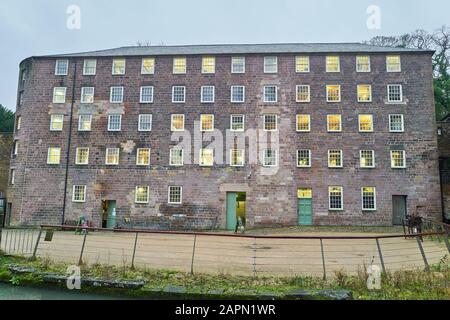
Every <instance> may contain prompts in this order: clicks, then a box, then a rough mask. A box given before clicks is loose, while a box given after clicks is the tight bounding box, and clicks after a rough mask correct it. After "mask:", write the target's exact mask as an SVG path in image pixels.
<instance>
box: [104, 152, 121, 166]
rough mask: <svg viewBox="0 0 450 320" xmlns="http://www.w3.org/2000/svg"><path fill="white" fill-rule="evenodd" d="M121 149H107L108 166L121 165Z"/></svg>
mask: <svg viewBox="0 0 450 320" xmlns="http://www.w3.org/2000/svg"><path fill="white" fill-rule="evenodd" d="M119 158H120V149H119V148H107V149H106V161H105V163H106V165H108V166H116V165H118V164H119Z"/></svg>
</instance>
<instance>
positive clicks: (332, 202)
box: [328, 186, 344, 210]
mask: <svg viewBox="0 0 450 320" xmlns="http://www.w3.org/2000/svg"><path fill="white" fill-rule="evenodd" d="M328 202H329V205H328V206H329V210H343V209H344V195H343V188H342V187H340V186H334V187H329V188H328Z"/></svg>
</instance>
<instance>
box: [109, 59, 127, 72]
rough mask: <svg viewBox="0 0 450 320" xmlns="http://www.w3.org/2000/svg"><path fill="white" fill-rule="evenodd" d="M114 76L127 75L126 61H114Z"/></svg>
mask: <svg viewBox="0 0 450 320" xmlns="http://www.w3.org/2000/svg"><path fill="white" fill-rule="evenodd" d="M112 74H114V75H120V74H125V59H114V60H113V67H112Z"/></svg>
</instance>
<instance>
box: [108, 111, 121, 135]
mask: <svg viewBox="0 0 450 320" xmlns="http://www.w3.org/2000/svg"><path fill="white" fill-rule="evenodd" d="M120 130H122V115H121V114H110V115H108V131H120Z"/></svg>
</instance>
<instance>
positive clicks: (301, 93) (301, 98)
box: [296, 85, 311, 102]
mask: <svg viewBox="0 0 450 320" xmlns="http://www.w3.org/2000/svg"><path fill="white" fill-rule="evenodd" d="M296 91H297V98H296V99H297V102H310V101H311V97H310V87H309V86H306V85H300V86H297V87H296Z"/></svg>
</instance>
